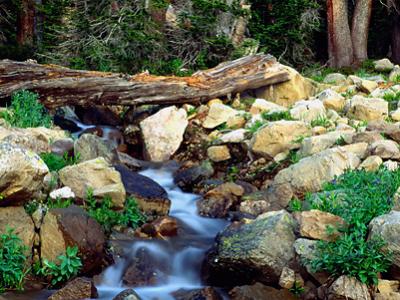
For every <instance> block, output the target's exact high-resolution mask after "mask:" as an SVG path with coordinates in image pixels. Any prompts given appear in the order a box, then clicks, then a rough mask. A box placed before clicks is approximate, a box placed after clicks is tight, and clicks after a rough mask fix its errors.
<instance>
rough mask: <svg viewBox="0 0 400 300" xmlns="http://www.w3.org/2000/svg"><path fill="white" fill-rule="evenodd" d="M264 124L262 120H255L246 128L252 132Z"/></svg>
mask: <svg viewBox="0 0 400 300" xmlns="http://www.w3.org/2000/svg"><path fill="white" fill-rule="evenodd" d="M264 125H265V123H264V122H263V121H260V120H256V121H254V122H253V123H252V124H251V125H250V126H249V127H247V130H248V131H249V132H251V133H253V134H254V133H256V132H257V131H258V129H260V128H261V127H262V126H264Z"/></svg>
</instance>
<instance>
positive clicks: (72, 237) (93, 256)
mask: <svg viewBox="0 0 400 300" xmlns="http://www.w3.org/2000/svg"><path fill="white" fill-rule="evenodd" d="M40 240H41V259H42V260H44V259H46V260H48V261H52V262H57V257H58V256H59V255H65V251H66V249H67V247H68V246H70V247H73V246H77V247H78V249H79V257H80V258H81V259H82V264H83V268H82V272H83V273H90V272H91V271H94V270H98V269H99V268H100V267H101V262H102V259H103V257H104V244H105V236H104V233H103V229H102V228H101V226H100V224H99V223H97V222H96V220H94V219H92V218H91V217H89V215H88V214H87V212H86V211H85V210H83V209H82V208H80V207H78V206H75V205H72V206H70V207H68V208H55V209H50V210H49V211H48V212H47V214H46V215H45V217H44V219H43V224H42V225H41V228H40Z"/></svg>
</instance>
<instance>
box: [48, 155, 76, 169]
mask: <svg viewBox="0 0 400 300" xmlns="http://www.w3.org/2000/svg"><path fill="white" fill-rule="evenodd" d="M40 157H41V158H42V159H43V161H44V162H45V164H46V165H47V167H48V168H49V170H50V171H52V172H53V171H59V170H61V169H62V168H64V167H66V166H70V165H74V164H76V163H77V162H78V161H79V155H77V156H73V157H71V156H69V155H68V153H67V152H66V153H64V155H63V156H60V155H57V154H54V153H41V154H40Z"/></svg>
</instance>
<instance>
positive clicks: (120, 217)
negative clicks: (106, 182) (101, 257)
mask: <svg viewBox="0 0 400 300" xmlns="http://www.w3.org/2000/svg"><path fill="white" fill-rule="evenodd" d="M85 205H86V207H85V208H86V210H87V211H88V213H89V215H90V216H91V217H92V218H94V219H95V220H96V221H97V222H99V224H100V225H102V226H103V228H104V230H105V231H106V232H110V231H111V229H112V228H113V227H114V226H117V225H122V226H129V227H132V228H137V227H139V226H140V225H142V224H143V223H145V222H146V217H145V215H144V214H143V213H142V212H141V211H140V210H139V208H138V206H137V203H136V201H135V199H134V198H131V197H130V198H127V199H126V202H125V206H124V209H123V211H116V210H115V208H114V205H113V203H112V199H111V198H110V197H104V198H103V199H102V200H101V201H98V200H97V199H95V198H94V196H93V191H92V190H91V189H88V191H87V195H86V200H85Z"/></svg>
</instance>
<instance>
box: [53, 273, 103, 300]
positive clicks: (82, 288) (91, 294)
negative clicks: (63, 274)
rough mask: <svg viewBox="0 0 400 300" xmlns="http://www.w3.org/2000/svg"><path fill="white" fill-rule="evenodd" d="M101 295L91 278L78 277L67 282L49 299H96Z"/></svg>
mask: <svg viewBox="0 0 400 300" xmlns="http://www.w3.org/2000/svg"><path fill="white" fill-rule="evenodd" d="M98 296H99V295H98V293H97V289H96V287H95V286H94V283H93V281H92V280H90V279H86V278H82V277H78V278H75V279H74V280H72V281H70V282H68V283H67V285H66V286H64V287H63V288H62V289H60V290H58V291H56V292H55V293H54V294H52V295H51V296H50V297H49V298H47V299H48V300H66V299H68V300H81V299H95V298H97V297H98Z"/></svg>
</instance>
